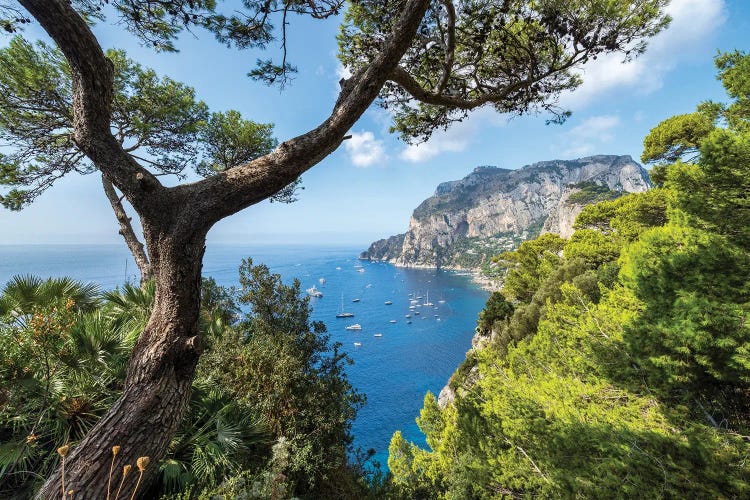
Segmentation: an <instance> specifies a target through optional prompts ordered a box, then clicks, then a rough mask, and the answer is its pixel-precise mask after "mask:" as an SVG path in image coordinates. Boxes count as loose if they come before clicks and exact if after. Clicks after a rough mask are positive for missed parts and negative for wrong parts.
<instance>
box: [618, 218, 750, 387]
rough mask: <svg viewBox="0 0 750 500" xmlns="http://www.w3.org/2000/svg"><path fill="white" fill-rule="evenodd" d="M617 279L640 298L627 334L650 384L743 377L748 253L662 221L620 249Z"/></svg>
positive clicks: (749, 367)
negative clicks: (623, 251)
mask: <svg viewBox="0 0 750 500" xmlns="http://www.w3.org/2000/svg"><path fill="white" fill-rule="evenodd" d="M620 275H621V280H622V282H623V284H624V285H625V286H626V287H628V288H629V289H631V290H632V291H633V294H634V296H635V297H636V298H638V299H639V300H640V301H642V302H643V306H642V311H641V314H640V316H639V318H638V320H637V321H636V322H634V323H633V324H632V325H630V326H629V330H628V337H627V340H628V342H629V345H630V349H631V352H633V354H634V355H635V356H637V357H638V359H640V360H641V361H639V362H641V363H648V364H650V365H652V366H653V368H651V369H650V370H649V374H650V375H652V376H653V380H652V384H653V385H654V386H665V387H666V388H667V389H668V390H674V388H685V387H687V388H691V389H693V390H695V389H696V388H700V389H707V390H711V388H712V387H716V386H719V385H721V384H726V383H731V384H733V385H736V386H737V387H741V388H743V389H744V388H746V387H748V385H747V384H748V382H750V328H748V323H747V318H748V313H750V307H748V304H750V286H749V282H748V276H750V255H748V253H747V251H746V250H741V249H740V248H739V247H736V246H734V245H731V244H730V243H728V242H727V241H726V239H724V238H722V237H721V236H719V235H716V234H712V233H708V232H705V231H701V230H697V229H692V228H685V227H680V226H675V225H669V226H666V227H663V228H659V229H654V230H652V231H650V232H648V233H646V234H644V235H643V237H642V238H641V240H640V241H639V242H637V243H635V244H633V245H632V246H630V247H629V248H628V250H627V253H626V254H625V255H623V259H622V269H621V274H620Z"/></svg>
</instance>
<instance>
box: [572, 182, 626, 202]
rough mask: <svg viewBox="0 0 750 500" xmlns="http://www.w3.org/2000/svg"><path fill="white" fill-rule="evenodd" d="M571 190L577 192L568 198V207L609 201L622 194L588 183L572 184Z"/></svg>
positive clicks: (606, 187)
mask: <svg viewBox="0 0 750 500" xmlns="http://www.w3.org/2000/svg"><path fill="white" fill-rule="evenodd" d="M573 188H575V189H579V191H576V192H575V193H573V194H571V195H570V196H569V197H568V199H567V201H566V203H568V204H570V205H588V204H590V203H594V202H597V201H604V200H611V199H613V198H617V197H619V196H621V195H622V192H620V191H613V190H611V189H609V186H607V185H606V184H597V183H596V182H590V181H587V182H579V183H578V184H574V185H573Z"/></svg>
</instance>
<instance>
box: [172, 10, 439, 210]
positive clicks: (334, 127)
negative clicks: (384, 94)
mask: <svg viewBox="0 0 750 500" xmlns="http://www.w3.org/2000/svg"><path fill="white" fill-rule="evenodd" d="M428 5H429V0H409V1H408V2H407V3H406V4H405V5H404V8H403V11H402V13H401V15H400V17H399V20H398V21H397V22H396V23H395V24H394V27H393V29H392V31H391V33H390V36H389V37H388V38H387V39H386V40H385V41H384V42H383V43H382V45H381V48H380V51H379V52H378V53H377V55H376V56H375V57H374V58H373V59H372V62H371V63H370V64H368V65H367V66H366V67H364V68H363V69H362V70H360V71H359V72H357V74H355V75H354V76H353V77H351V78H350V79H349V80H348V81H346V82H345V84H344V85H343V87H342V89H341V93H340V95H339V99H338V101H337V102H336V105H335V106H334V108H333V111H332V112H331V115H330V116H329V117H328V118H327V119H326V120H324V121H323V122H322V123H321V124H320V125H319V126H318V127H316V128H315V129H313V130H310V131H309V132H307V133H305V134H302V135H300V136H298V137H295V138H293V139H290V140H288V141H285V142H283V143H281V144H280V145H279V146H278V147H277V148H276V149H275V150H274V151H272V152H271V153H270V154H268V155H265V156H262V157H260V158H258V159H256V160H253V161H251V162H249V163H246V164H244V165H241V166H238V167H235V168H231V169H229V170H227V171H225V172H222V173H220V174H217V175H215V176H213V177H209V178H207V179H204V180H202V181H199V182H196V183H193V184H187V185H183V186H177V187H175V188H171V189H170V191H175V192H178V193H180V196H181V197H183V196H184V198H185V199H189V200H190V202H189V203H187V204H186V205H185V207H184V208H185V210H183V213H181V214H180V215H181V217H186V218H188V219H187V220H193V221H197V220H200V221H207V222H208V223H209V224H213V223H215V222H216V221H218V220H220V219H222V218H224V217H226V216H228V215H231V214H234V213H236V212H238V211H240V210H242V209H243V208H246V207H248V206H250V205H253V204H255V203H258V202H260V201H262V200H264V199H266V198H268V197H269V196H271V195H273V194H274V193H276V192H278V191H279V190H280V189H282V188H284V187H285V186H287V185H288V184H289V183H290V182H292V181H294V180H295V179H297V178H298V177H299V176H300V175H301V174H302V173H303V172H305V171H307V170H308V169H310V168H311V167H312V166H314V165H315V164H317V163H318V162H319V161H321V160H322V159H323V158H325V157H326V156H327V155H328V154H330V153H331V152H332V151H334V150H335V149H336V148H337V147H338V146H339V145H340V144H341V142H342V141H343V138H344V135H345V134H346V133H347V132H348V131H349V129H350V128H351V127H352V126H353V125H354V123H356V121H357V120H358V119H359V117H360V116H362V114H363V113H364V112H365V110H367V108H368V107H369V106H370V105H371V104H372V102H373V101H374V100H375V98H376V97H377V96H378V93H379V92H380V89H381V87H382V86H383V85H384V84H385V82H386V80H387V79H388V75H390V74H391V73H392V71H393V70H394V69H395V68H396V67H397V65H398V63H399V61H400V59H401V57H402V56H403V54H404V53H405V52H406V50H407V49H408V48H409V45H410V44H411V41H412V39H413V37H414V33H415V32H416V30H417V27H418V26H419V23H420V21H421V19H422V17H423V16H424V13H425V11H426V10H427V7H428Z"/></svg>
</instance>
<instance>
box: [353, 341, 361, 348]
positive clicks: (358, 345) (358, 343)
mask: <svg viewBox="0 0 750 500" xmlns="http://www.w3.org/2000/svg"><path fill="white" fill-rule="evenodd" d="M354 347H362V342H355V343H354Z"/></svg>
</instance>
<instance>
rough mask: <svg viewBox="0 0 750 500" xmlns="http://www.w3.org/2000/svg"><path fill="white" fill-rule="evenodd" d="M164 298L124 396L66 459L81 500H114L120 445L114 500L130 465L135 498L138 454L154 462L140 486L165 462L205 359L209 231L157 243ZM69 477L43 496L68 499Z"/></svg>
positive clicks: (152, 243)
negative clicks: (204, 270)
mask: <svg viewBox="0 0 750 500" xmlns="http://www.w3.org/2000/svg"><path fill="white" fill-rule="evenodd" d="M150 232H151V231H146V233H147V243H148V250H149V254H150V255H151V263H152V266H153V270H154V277H155V284H156V296H155V300H154V309H153V311H152V313H151V317H150V319H149V321H148V324H147V325H146V328H145V329H144V331H143V333H142V334H141V336H140V337H139V339H138V342H137V343H136V346H135V348H134V350H133V354H132V357H131V361H130V364H129V366H128V374H127V378H126V381H125V389H124V391H123V394H122V396H121V397H120V399H118V400H117V402H116V403H115V404H114V405H113V406H112V408H110V410H109V411H108V412H107V413H106V414H105V415H104V416H103V417H102V418H101V420H99V422H98V423H97V424H96V426H94V427H93V428H92V429H91V431H90V432H89V433H88V434H87V435H86V437H85V438H84V440H83V441H81V443H80V444H79V445H77V446H75V448H74V449H73V450H72V452H71V453H70V455H69V456H68V457H67V458H66V460H65V489H66V490H73V491H74V492H75V493H74V498H76V499H105V498H107V480H106V478H107V477H108V476H109V469H110V464H111V461H112V447H113V446H120V447H121V448H120V451H119V454H118V455H117V458H116V460H115V466H114V471H113V473H112V489H113V492H112V498H114V491H116V489H117V487H118V485H119V482H120V478H121V477H122V469H123V466H125V465H127V464H130V465H132V467H133V468H132V470H131V471H130V474H128V476H127V477H126V479H125V482H124V484H123V487H122V492H121V493H120V497H119V498H121V499H129V498H130V496H131V494H132V493H133V490H134V489H135V486H136V482H137V481H138V478H139V474H140V473H139V470H138V468H137V467H136V460H137V459H138V457H143V456H147V457H149V458H150V465H149V466H148V468H147V469H146V471H145V472H144V473H143V477H142V479H141V482H140V486H139V488H138V491H139V492H143V491H144V490H145V489H146V487H147V486H148V484H149V483H150V482H151V480H152V479H153V477H154V476H153V474H154V473H155V472H156V469H157V467H158V461H159V460H160V459H162V458H163V456H164V453H165V452H166V450H167V447H168V444H169V441H170V439H171V438H172V436H173V435H174V433H175V431H176V430H177V427H178V425H179V423H180V421H181V419H182V417H183V415H184V413H185V410H186V408H187V405H188V403H189V399H190V386H191V383H192V380H193V375H194V372H195V367H196V365H197V363H198V358H199V356H200V351H201V347H200V342H199V337H198V317H199V312H200V282H201V267H202V261H203V253H204V249H205V235H206V232H205V231H201V232H200V234H189V235H187V236H185V234H184V232H183V233H181V234H182V235H181V236H177V234H180V233H179V232H178V231H171V232H170V233H168V234H163V233H162V234H160V235H157V236H155V237H153V238H149V234H148V233H150ZM61 495H62V484H61V472H60V470H58V471H57V472H56V473H55V474H54V475H52V476H51V477H50V478H48V479H47V481H46V483H45V484H44V486H42V488H41V489H40V490H39V493H38V494H37V497H36V498H38V499H45V500H46V499H51V498H60V497H61Z"/></svg>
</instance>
